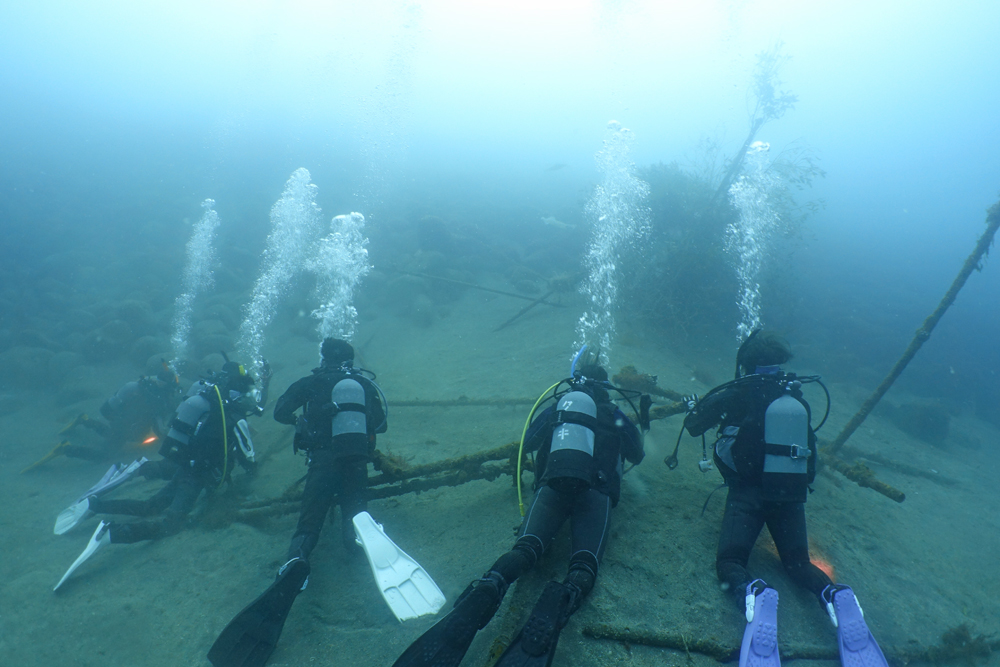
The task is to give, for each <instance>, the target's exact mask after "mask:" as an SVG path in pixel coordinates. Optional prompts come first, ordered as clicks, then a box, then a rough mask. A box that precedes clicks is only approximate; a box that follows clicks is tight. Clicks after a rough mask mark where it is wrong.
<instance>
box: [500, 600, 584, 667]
mask: <svg viewBox="0 0 1000 667" xmlns="http://www.w3.org/2000/svg"><path fill="white" fill-rule="evenodd" d="M578 591H579V589H576V590H574V588H573V587H570V586H567V585H566V584H560V583H558V582H555V581H550V582H549V583H548V584H546V586H545V590H544V591H542V595H541V596H540V597H539V598H538V602H537V603H535V608H534V609H532V610H531V616H529V617H528V622H527V623H525V624H524V627H523V628H521V632H520V633H518V635H517V637H515V638H514V641H513V642H511V644H510V646H508V647H507V650H506V651H504V652H503V655H501V656H500V660H499V661H498V662H497V663H496V665H495V667H549V665H551V664H552V658H553V657H554V656H555V654H556V644H557V643H558V642H559V633H560V632H561V631H562V629H563V626H564V625H566V621H567V620H569V613H570V609H571V608H572V606H573V602H574V601H575V600H576V596H577V594H578Z"/></svg>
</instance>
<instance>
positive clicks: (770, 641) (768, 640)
mask: <svg viewBox="0 0 1000 667" xmlns="http://www.w3.org/2000/svg"><path fill="white" fill-rule="evenodd" d="M746 616H747V627H746V630H744V631H743V645H742V646H741V647H740V667H781V657H780V656H779V654H778V591H776V590H774V589H773V588H771V587H770V586H768V585H767V584H766V583H764V582H763V581H762V580H760V579H757V580H755V581H752V582H750V583H749V584H747V597H746Z"/></svg>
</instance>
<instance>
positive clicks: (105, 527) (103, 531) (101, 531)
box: [52, 521, 111, 591]
mask: <svg viewBox="0 0 1000 667" xmlns="http://www.w3.org/2000/svg"><path fill="white" fill-rule="evenodd" d="M110 526H111V524H110V523H108V522H107V521H102V522H101V523H100V525H99V526H97V530H95V531H94V534H93V535H92V536H91V538H90V542H88V543H87V548H86V549H84V550H83V553H81V554H80V555H79V557H77V559H76V560H75V561H73V564H72V565H70V566H69V569H68V570H66V574H64V575H63V576H62V579H60V580H59V583H58V584H56V587H55V588H53V589H52V590H53V591H57V590H59V587H60V586H62V585H63V582H64V581H66V580H67V579H69V575H71V574H73V573H74V572H76V568H78V567H80V566H81V565H83V563H84V561H86V560H87V559H88V558H90V557H91V556H93V555H94V552H96V551H97V550H98V549H100V548H101V547H103V546H104V545H105V544H111V531H110V530H109V528H110Z"/></svg>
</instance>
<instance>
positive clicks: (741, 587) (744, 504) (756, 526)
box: [715, 483, 764, 604]
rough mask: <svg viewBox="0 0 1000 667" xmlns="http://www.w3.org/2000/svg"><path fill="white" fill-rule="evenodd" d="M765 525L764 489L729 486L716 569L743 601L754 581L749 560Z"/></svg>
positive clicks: (728, 586) (726, 584)
mask: <svg viewBox="0 0 1000 667" xmlns="http://www.w3.org/2000/svg"><path fill="white" fill-rule="evenodd" d="M763 527H764V509H763V503H762V501H761V494H760V488H759V487H756V486H752V485H749V484H739V483H736V484H734V485H732V486H730V487H729V494H728V495H727V496H726V512H725V514H724V515H723V517H722V530H721V531H720V533H719V549H718V551H717V552H716V556H715V571H716V574H717V575H718V577H719V581H720V582H722V586H723V589H724V590H729V591H732V592H733V594H734V595H736V596H738V597H739V600H740V603H741V604H742V603H743V595H744V593H745V591H746V586H747V584H748V583H749V582H750V580H751V577H750V573H749V572H747V563H748V562H749V561H750V551H751V550H752V549H753V545H754V543H755V542H756V541H757V536H758V535H760V530H761V528H763Z"/></svg>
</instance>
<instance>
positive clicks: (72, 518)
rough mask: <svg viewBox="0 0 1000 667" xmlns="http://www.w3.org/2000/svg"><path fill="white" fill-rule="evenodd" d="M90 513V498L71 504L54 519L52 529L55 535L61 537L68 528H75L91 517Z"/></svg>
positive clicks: (91, 513)
mask: <svg viewBox="0 0 1000 667" xmlns="http://www.w3.org/2000/svg"><path fill="white" fill-rule="evenodd" d="M93 514H94V513H93V512H91V511H90V498H84V499H83V500H78V501H77V502H75V503H73V504H72V505H70V506H69V507H67V508H66V509H64V510H63V511H62V512H59V516H57V517H56V527H55V528H53V529H52V532H54V533H55V534H56V535H62V534H63V533H65V532H67V531H68V530H69V529H70V528H73V527H75V526H76V525H77V524H79V523H80V522H81V521H83V520H84V519H87V518H89V517H91V516H93Z"/></svg>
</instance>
